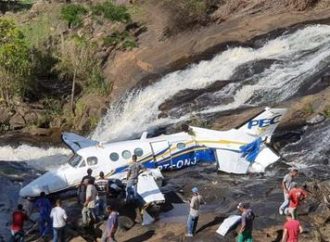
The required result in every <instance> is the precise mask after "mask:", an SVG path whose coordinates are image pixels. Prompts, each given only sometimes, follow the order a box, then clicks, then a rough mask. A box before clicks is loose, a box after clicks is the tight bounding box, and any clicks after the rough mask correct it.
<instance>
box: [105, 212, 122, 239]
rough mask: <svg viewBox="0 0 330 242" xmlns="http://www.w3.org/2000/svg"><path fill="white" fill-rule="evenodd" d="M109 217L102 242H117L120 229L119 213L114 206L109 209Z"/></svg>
mask: <svg viewBox="0 0 330 242" xmlns="http://www.w3.org/2000/svg"><path fill="white" fill-rule="evenodd" d="M107 212H108V213H109V217H108V220H107V223H106V226H105V230H104V232H103V234H102V238H101V241H102V242H115V241H116V240H115V234H116V231H117V228H118V216H119V213H118V212H117V211H115V210H114V208H113V207H112V206H108V207H107Z"/></svg>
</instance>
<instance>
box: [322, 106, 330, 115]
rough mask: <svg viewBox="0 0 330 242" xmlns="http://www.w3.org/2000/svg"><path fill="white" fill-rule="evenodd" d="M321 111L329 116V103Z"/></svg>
mask: <svg viewBox="0 0 330 242" xmlns="http://www.w3.org/2000/svg"><path fill="white" fill-rule="evenodd" d="M323 113H324V115H325V116H326V117H327V118H330V105H327V106H326V107H325V108H324V110H323Z"/></svg>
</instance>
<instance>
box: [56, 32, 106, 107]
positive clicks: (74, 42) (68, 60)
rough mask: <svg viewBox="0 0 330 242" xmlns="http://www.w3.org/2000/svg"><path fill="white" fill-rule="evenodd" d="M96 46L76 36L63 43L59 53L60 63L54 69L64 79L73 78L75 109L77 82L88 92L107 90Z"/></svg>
mask: <svg viewBox="0 0 330 242" xmlns="http://www.w3.org/2000/svg"><path fill="white" fill-rule="evenodd" d="M95 49H96V46H95V45H94V44H93V43H91V42H90V41H88V40H86V39H84V38H81V37H74V38H71V39H69V40H66V41H64V43H62V50H61V51H60V52H59V53H58V56H57V58H58V63H57V64H56V65H55V67H54V70H55V71H57V72H58V74H59V76H60V77H61V78H62V79H70V80H72V90H71V108H72V111H73V110H74V105H73V104H74V96H75V92H76V89H75V88H76V84H77V82H78V83H79V84H80V85H81V86H83V87H85V89H86V90H85V91H86V92H90V91H95V90H100V91H101V92H102V93H105V92H106V84H105V81H104V79H103V78H102V74H101V68H100V65H99V63H98V61H97V59H96V58H95V55H94V53H95Z"/></svg>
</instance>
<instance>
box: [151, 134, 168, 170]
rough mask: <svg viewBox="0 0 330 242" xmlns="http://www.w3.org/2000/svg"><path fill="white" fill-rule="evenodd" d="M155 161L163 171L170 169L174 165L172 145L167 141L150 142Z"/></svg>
mask: <svg viewBox="0 0 330 242" xmlns="http://www.w3.org/2000/svg"><path fill="white" fill-rule="evenodd" d="M150 146H151V150H152V153H153V156H154V161H155V163H156V165H157V166H159V167H160V168H161V169H169V168H171V165H172V157H171V151H170V145H169V143H168V141H167V140H161V141H156V142H150Z"/></svg>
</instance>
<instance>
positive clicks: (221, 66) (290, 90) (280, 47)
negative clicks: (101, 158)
mask: <svg viewBox="0 0 330 242" xmlns="http://www.w3.org/2000/svg"><path fill="white" fill-rule="evenodd" d="M329 57H330V26H328V25H313V26H308V27H305V28H304V29H301V30H298V31H296V32H294V33H291V34H287V35H283V36H280V37H278V38H276V39H274V40H271V41H269V42H267V43H266V44H265V45H264V46H263V47H262V48H259V49H253V48H242V47H236V48H231V49H228V50H226V51H224V52H222V53H220V54H218V55H216V56H215V57H214V58H213V59H212V60H209V61H201V62H200V63H199V64H194V65H191V66H190V67H189V68H187V69H186V70H182V71H176V72H173V73H170V74H168V75H166V76H165V77H163V78H162V79H161V80H159V81H158V82H157V83H154V84H153V85H150V86H148V87H146V88H145V89H143V90H138V91H135V92H132V93H130V94H128V95H127V97H125V99H124V100H123V101H122V102H118V103H115V104H112V105H111V106H110V108H109V110H108V113H107V115H106V116H105V117H104V119H103V120H102V121H101V122H100V123H99V125H98V126H97V128H96V130H95V131H94V133H93V134H92V138H93V139H96V140H100V141H109V140H113V139H123V138H127V137H130V136H131V135H132V134H133V133H141V132H143V131H144V130H147V129H149V128H151V127H157V126H159V125H166V124H170V123H176V122H178V121H181V120H186V119H188V118H189V117H190V115H183V116H181V117H180V118H179V119H171V118H158V115H159V114H160V111H159V109H158V107H159V105H160V104H162V103H163V102H164V101H165V100H166V99H168V98H171V97H172V96H173V95H175V94H176V93H178V92H179V91H182V90H184V89H201V88H205V87H207V86H208V85H210V84H212V83H214V82H215V81H217V80H228V79H230V77H231V75H232V74H233V73H234V70H235V68H237V67H238V66H240V65H242V64H244V63H248V62H251V61H258V60H262V59H277V60H280V61H281V64H278V63H277V64H273V65H272V66H271V67H270V68H268V69H267V70H265V71H264V72H263V73H261V74H258V75H256V76H255V77H253V78H256V80H257V81H256V82H255V83H254V84H250V85H245V86H244V85H243V86H242V87H238V89H237V90H235V94H234V101H233V102H231V103H229V104H225V105H219V106H216V107H209V108H208V109H206V108H207V107H205V108H204V110H197V111H195V113H213V112H218V111H222V110H228V109H232V108H237V107H239V106H240V105H242V104H245V103H248V101H249V100H250V99H251V98H253V97H254V95H255V94H256V93H263V95H262V97H261V100H260V101H259V103H253V104H262V103H263V102H279V101H282V100H284V99H286V98H288V97H291V96H292V95H294V94H295V92H296V91H297V89H298V88H299V86H300V85H301V84H302V83H303V81H304V80H305V79H306V78H308V77H310V76H312V75H313V74H314V73H315V72H317V71H318V70H320V68H323V65H326V64H327V63H328V61H329V60H327V61H324V60H326V59H329ZM323 62H324V63H323Z"/></svg>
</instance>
